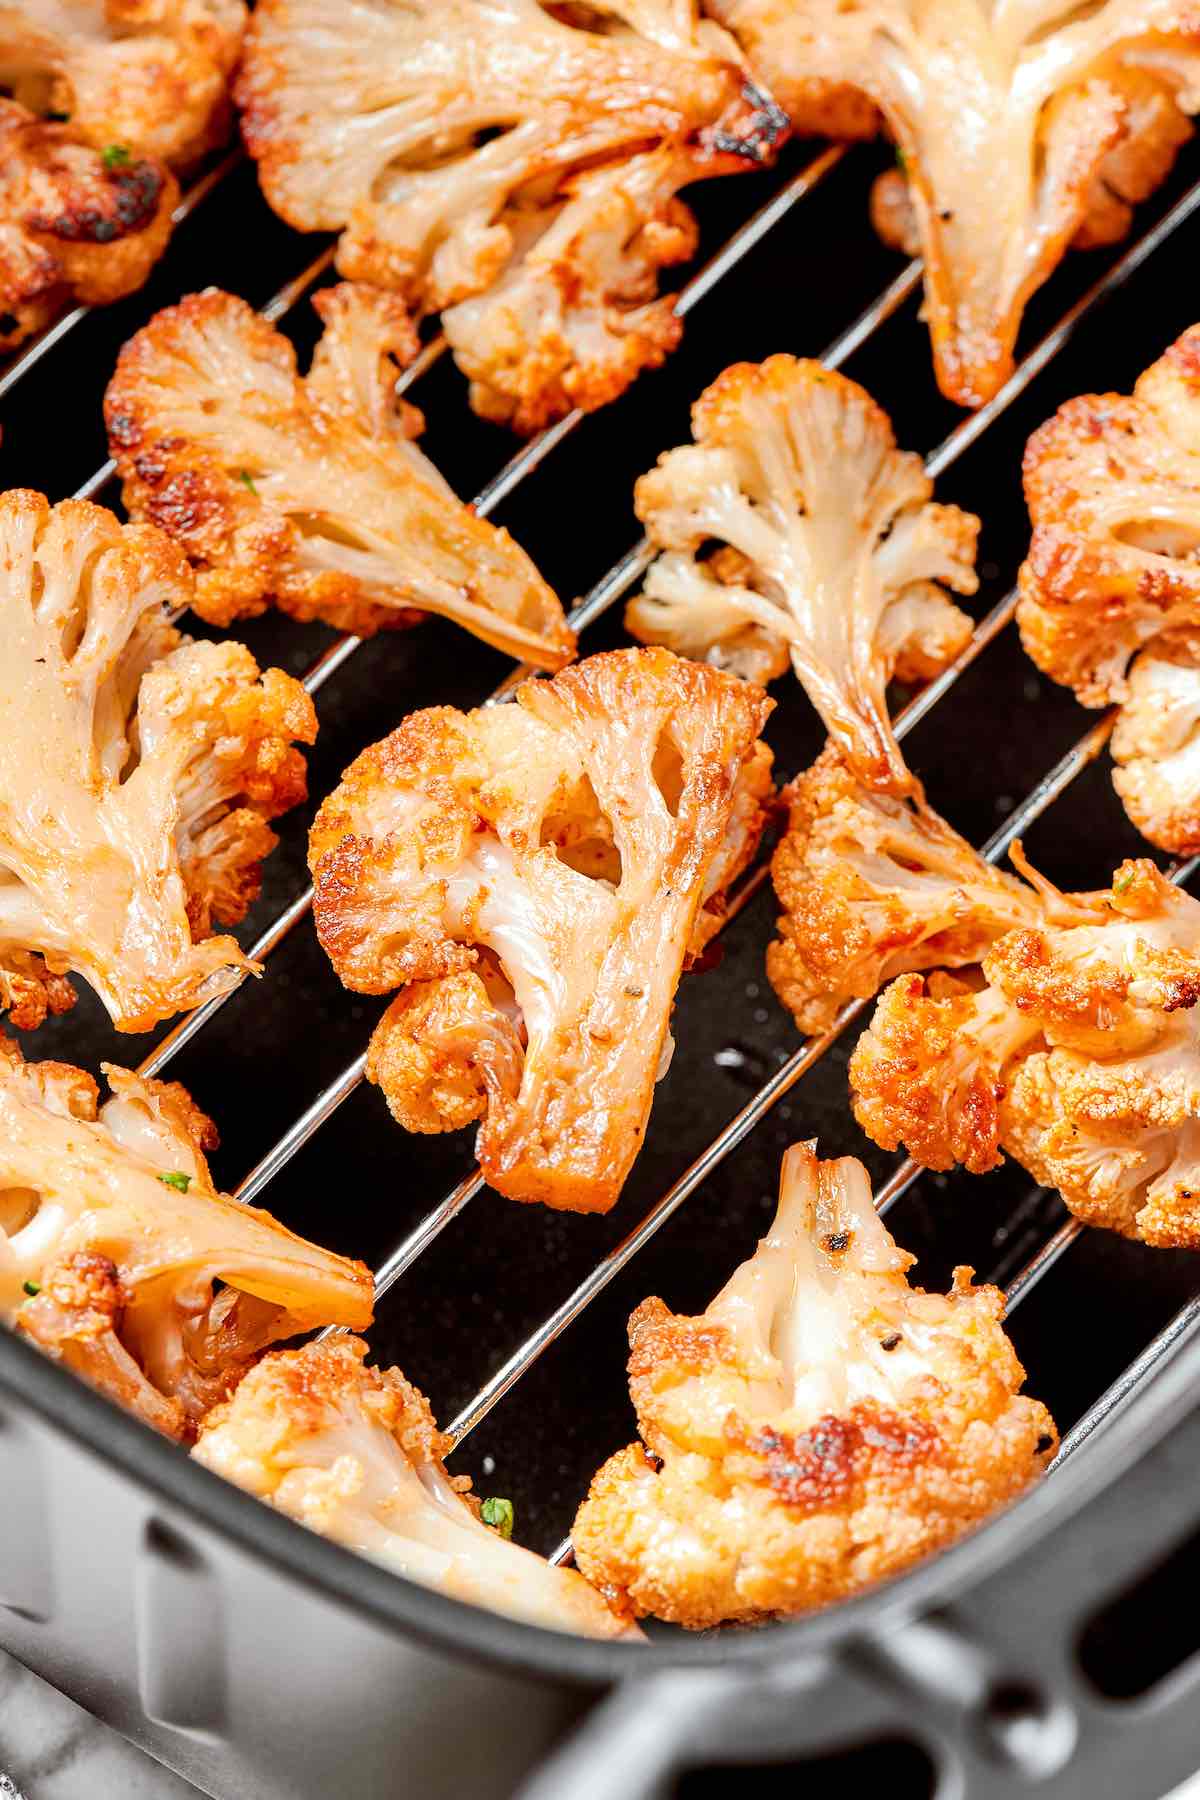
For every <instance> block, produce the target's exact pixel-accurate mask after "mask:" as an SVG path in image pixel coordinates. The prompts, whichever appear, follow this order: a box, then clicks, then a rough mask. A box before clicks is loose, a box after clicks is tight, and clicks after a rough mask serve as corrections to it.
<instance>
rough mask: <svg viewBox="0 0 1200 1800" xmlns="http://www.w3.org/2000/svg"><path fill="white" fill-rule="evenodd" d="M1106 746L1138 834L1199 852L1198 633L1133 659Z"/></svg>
mask: <svg viewBox="0 0 1200 1800" xmlns="http://www.w3.org/2000/svg"><path fill="white" fill-rule="evenodd" d="M1109 749H1110V750H1111V751H1112V758H1113V762H1114V763H1115V764H1116V767H1115V768H1114V770H1113V786H1114V787H1115V788H1116V790H1117V793H1118V794H1119V795H1120V796H1121V799H1122V800H1123V802H1124V804H1125V810H1126V812H1127V813H1128V814H1129V817H1130V818H1131V819H1132V820H1133V823H1134V824H1135V825H1136V826H1137V828H1138V830H1139V831H1140V832H1141V833H1142V836H1143V837H1147V838H1149V840H1150V842H1151V843H1152V844H1158V845H1160V846H1161V847H1162V849H1164V850H1169V851H1171V852H1173V853H1174V855H1176V856H1194V855H1195V854H1196V852H1197V851H1200V633H1197V632H1195V631H1173V632H1167V633H1165V634H1164V635H1163V636H1162V637H1161V638H1155V639H1154V641H1153V642H1152V643H1151V644H1149V645H1148V646H1147V648H1146V649H1145V650H1143V651H1142V652H1141V653H1140V654H1139V655H1138V656H1136V657H1135V658H1134V660H1133V664H1132V666H1131V667H1130V670H1129V681H1128V688H1127V694H1126V698H1125V703H1124V705H1123V706H1122V707H1121V710H1120V713H1119V714H1118V717H1117V723H1116V728H1115V730H1114V731H1113V735H1112V738H1111V739H1110V741H1109Z"/></svg>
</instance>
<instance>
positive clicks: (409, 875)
mask: <svg viewBox="0 0 1200 1800" xmlns="http://www.w3.org/2000/svg"><path fill="white" fill-rule="evenodd" d="M516 701H517V703H516V704H515V705H514V706H496V707H483V708H480V709H479V710H477V711H475V712H472V713H468V714H465V715H464V714H462V713H458V712H455V711H453V710H452V709H451V708H449V707H436V708H431V709H430V710H428V711H426V712H418V713H414V714H412V715H411V716H410V717H409V718H407V719H406V720H405V721H404V723H403V724H402V725H401V726H400V727H399V729H398V730H396V731H394V732H393V733H392V735H391V736H390V737H389V738H386V739H385V740H384V741H383V742H382V743H381V744H376V745H374V746H373V747H372V748H371V749H369V750H367V751H365V752H364V753H363V755H362V756H360V757H359V758H358V760H357V761H356V762H355V763H354V764H352V766H351V767H350V768H349V769H348V770H347V771H346V775H345V777H344V779H343V782H342V785H341V787H340V788H338V789H337V791H336V792H335V793H334V794H332V795H331V796H330V797H329V799H327V800H326V801H325V803H324V805H323V806H322V807H321V810H320V812H319V813H318V815H317V818H316V821H315V823H314V825H313V830H312V837H311V840H310V847H309V862H310V866H311V868H312V871H313V885H314V889H315V899H314V917H315V920H316V925H317V931H318V934H319V936H320V938H321V941H322V943H323V944H324V946H325V948H326V950H327V951H328V953H329V956H330V958H331V959H332V961H333V964H334V967H335V968H336V970H337V972H338V974H339V975H340V976H341V978H342V980H343V982H345V984H346V986H347V987H349V988H352V989H355V990H357V991H358V992H360V993H374V994H383V993H387V992H389V991H390V990H391V989H394V988H398V987H402V988H403V989H404V990H405V992H404V993H403V994H402V995H401V998H400V999H399V1000H398V1001H397V1002H395V1003H394V1004H393V1006H392V1008H391V1009H390V1010H389V1012H388V1013H387V1014H385V1016H384V1018H383V1020H382V1021H381V1023H380V1026H379V1028H378V1030H377V1032H376V1035H375V1038H374V1041H373V1043H372V1047H371V1052H370V1056H369V1065H368V1066H369V1069H370V1070H371V1072H372V1073H373V1077H374V1079H376V1080H378V1081H379V1082H380V1083H381V1085H382V1086H383V1089H384V1093H385V1096H386V1097H387V1100H388V1103H389V1105H390V1106H391V1108H392V1111H393V1112H394V1113H395V1114H396V1116H397V1117H398V1118H399V1119H400V1120H401V1122H402V1123H405V1124H408V1125H410V1126H414V1127H415V1128H416V1129H418V1130H427V1131H429V1130H439V1129H441V1130H445V1129H449V1128H452V1127H453V1126H455V1125H458V1124H461V1123H462V1122H463V1121H464V1120H465V1119H467V1118H471V1117H474V1116H477V1115H478V1114H479V1113H480V1112H484V1117H483V1123H482V1125H481V1128H480V1132H479V1136H478V1140H477V1144H476V1150H477V1154H478V1156H479V1161H480V1164H481V1166H482V1168H483V1171H484V1173H485V1175H486V1177H487V1179H488V1181H489V1182H490V1183H491V1185H492V1186H493V1187H494V1188H496V1189H497V1190H498V1191H499V1192H501V1193H503V1194H508V1195H510V1196H511V1197H512V1198H513V1199H517V1200H541V1201H544V1202H545V1203H546V1204H547V1205H550V1206H558V1207H565V1208H568V1209H570V1210H573V1211H580V1212H587V1211H607V1210H608V1208H609V1207H611V1206H612V1205H613V1203H614V1202H615V1200H616V1198H617V1195H618V1194H619V1193H620V1190H621V1186H622V1184H623V1182H624V1180H625V1177H626V1175H627V1173H628V1171H629V1168H630V1166H631V1165H632V1163H633V1160H634V1157H635V1156H636V1155H637V1152H638V1149H639V1148H640V1146H641V1141H642V1136H643V1134H644V1132H645V1129H646V1123H647V1119H648V1117H649V1112H650V1102H651V1096H652V1093H653V1088H654V1082H655V1077H656V1073H657V1071H658V1069H659V1064H660V1058H661V1056H662V1054H663V1050H664V1045H665V1042H666V1039H667V1027H668V1021H669V1017H670V1011H671V1005H672V1002H673V1000H674V995H675V989H676V986H677V984H678V981H679V975H680V971H681V969H682V967H683V965H684V962H685V959H686V958H687V957H688V956H689V955H692V956H695V955H696V954H697V953H698V950H699V949H700V948H702V947H703V944H704V942H705V941H706V939H707V937H708V936H709V935H711V929H710V927H709V925H708V923H707V922H706V920H705V919H704V918H703V917H702V918H701V919H700V920H699V921H698V914H699V913H700V909H701V907H702V906H703V905H704V904H705V902H706V901H709V902H713V901H716V900H717V899H718V894H717V893H716V892H714V891H712V883H713V881H714V879H715V880H717V881H718V882H720V881H722V880H724V879H725V878H726V877H727V872H728V869H729V866H730V861H731V858H732V859H734V860H737V859H741V860H744V858H745V856H746V855H747V854H749V851H750V850H751V849H752V847H753V838H754V835H755V834H756V827H755V821H757V822H758V825H759V826H760V825H761V818H762V806H761V803H760V789H761V784H762V782H763V780H764V777H765V768H766V762H765V758H766V752H765V751H764V750H763V749H762V748H761V747H760V746H758V745H757V744H756V737H757V733H758V731H759V730H760V728H761V726H762V723H763V721H764V719H765V718H766V716H767V714H768V712H769V711H770V707H771V703H770V701H769V700H767V698H766V696H765V695H764V694H762V693H761V692H760V691H759V690H758V689H756V688H753V687H750V686H749V685H748V684H746V683H744V682H739V681H736V680H734V679H733V678H732V677H731V676H727V675H722V674H719V673H718V672H717V671H716V670H713V669H705V668H703V667H701V666H700V665H699V664H693V663H685V662H681V661H680V660H679V659H677V658H676V657H673V656H670V655H669V654H668V653H667V652H666V651H661V650H659V651H648V650H621V651H612V652H609V653H608V654H605V655H601V656H593V657H589V658H588V660H587V661H586V662H583V663H579V664H577V665H576V666H575V667H574V668H571V669H567V670H564V671H563V673H562V674H560V675H557V676H555V678H554V679H553V680H552V681H528V682H526V683H525V684H524V685H523V686H522V687H521V688H520V689H519V690H518V693H517V696H516ZM743 782H744V783H745V786H743ZM747 787H748V789H749V793H748V795H747V794H746V791H745V789H746V788H747ZM740 788H741V789H742V790H743V791H742V792H739V789H740ZM481 952H488V953H490V954H489V955H488V956H486V957H484V956H481ZM472 972H474V973H475V974H476V975H477V977H478V979H473V980H465V979H463V977H464V975H470V974H471V973H472ZM501 977H502V983H501ZM489 983H490V984H491V986H490V989H489ZM510 996H511V998H510ZM485 1106H486V1111H484V1108H485Z"/></svg>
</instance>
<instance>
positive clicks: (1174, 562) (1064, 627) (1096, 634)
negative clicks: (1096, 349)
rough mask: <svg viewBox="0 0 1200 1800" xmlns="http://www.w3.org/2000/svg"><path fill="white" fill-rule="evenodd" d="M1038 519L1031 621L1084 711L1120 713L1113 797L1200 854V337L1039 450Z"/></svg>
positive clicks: (1026, 635) (1028, 632) (1030, 564)
mask: <svg viewBox="0 0 1200 1800" xmlns="http://www.w3.org/2000/svg"><path fill="white" fill-rule="evenodd" d="M1025 494H1026V499H1027V500H1028V503H1029V512H1030V516H1031V518H1032V521H1033V537H1032V540H1031V542H1030V547H1029V555H1028V558H1027V560H1026V562H1025V564H1024V566H1023V567H1022V569H1021V578H1020V588H1021V600H1020V605H1019V607H1018V612H1017V618H1018V622H1019V624H1020V628H1021V638H1022V642H1023V643H1024V645H1025V648H1026V650H1027V651H1028V652H1029V654H1030V656H1032V657H1033V660H1034V661H1035V662H1036V663H1037V665H1038V667H1039V668H1040V669H1042V670H1044V671H1045V673H1046V674H1047V675H1050V676H1052V677H1053V679H1054V680H1055V681H1060V682H1062V683H1063V684H1064V685H1066V686H1068V687H1072V688H1074V690H1075V693H1076V695H1077V696H1078V698H1079V699H1080V700H1081V701H1082V702H1083V704H1084V705H1085V706H1106V705H1109V704H1111V703H1112V702H1113V701H1116V702H1118V703H1119V704H1120V705H1121V707H1122V712H1121V715H1120V717H1119V719H1118V722H1117V728H1116V732H1115V734H1114V737H1113V756H1114V759H1115V761H1116V762H1117V764H1118V770H1117V773H1116V775H1115V776H1114V785H1115V786H1116V789H1117V792H1118V793H1119V794H1120V796H1121V798H1122V800H1123V801H1124V802H1125V807H1126V810H1127V811H1128V813H1129V816H1130V818H1131V819H1132V820H1133V822H1134V824H1135V825H1136V826H1137V827H1138V829H1139V830H1140V831H1142V832H1143V833H1144V834H1145V836H1146V837H1148V838H1149V839H1150V841H1151V842H1152V843H1155V844H1159V845H1161V846H1162V848H1163V849H1165V850H1170V851H1173V852H1174V853H1175V854H1177V855H1183V856H1190V855H1192V854H1194V853H1195V851H1197V850H1200V823H1198V821H1197V806H1198V801H1200V777H1197V775H1196V773H1195V772H1194V771H1193V768H1192V764H1193V762H1194V761H1195V756H1196V752H1195V750H1194V748H1193V739H1194V732H1195V725H1196V720H1197V717H1198V716H1200V715H1198V710H1197V696H1198V695H1200V638H1198V637H1197V627H1198V626H1200V326H1193V328H1192V329H1191V330H1190V331H1186V332H1184V334H1183V336H1182V337H1181V338H1180V339H1179V340H1178V342H1176V343H1175V344H1172V346H1171V347H1170V349H1169V350H1167V352H1166V353H1165V354H1164V355H1163V356H1161V357H1160V358H1159V360H1158V361H1157V362H1156V363H1152V364H1151V366H1150V367H1149V368H1148V369H1147V370H1146V371H1145V373H1144V374H1143V375H1141V376H1140V377H1139V379H1138V381H1137V383H1136V385H1135V387H1134V390H1133V393H1132V394H1131V395H1128V396H1126V395H1122V394H1087V395H1083V396H1081V397H1080V398H1079V399H1076V400H1069V401H1068V402H1067V404H1066V405H1065V406H1062V407H1060V408H1059V410H1058V412H1057V413H1056V414H1055V416H1054V417H1053V418H1052V419H1051V420H1049V422H1048V423H1047V424H1045V425H1043V426H1042V427H1041V428H1040V429H1039V430H1038V431H1036V432H1035V433H1034V435H1033V436H1032V438H1031V439H1030V440H1029V446H1028V448H1027V450H1026V452H1025Z"/></svg>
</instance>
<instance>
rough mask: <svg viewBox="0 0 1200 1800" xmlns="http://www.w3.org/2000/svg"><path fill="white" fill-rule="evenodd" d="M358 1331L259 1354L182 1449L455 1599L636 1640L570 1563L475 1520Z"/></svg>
mask: <svg viewBox="0 0 1200 1800" xmlns="http://www.w3.org/2000/svg"><path fill="white" fill-rule="evenodd" d="M366 1355H367V1346H366V1345H365V1344H364V1343H363V1342H362V1341H361V1339H359V1338H344V1337H343V1338H338V1339H335V1340H334V1341H332V1342H328V1343H318V1344H308V1345H306V1346H305V1347H304V1349H302V1350H285V1351H277V1352H275V1353H273V1354H272V1355H270V1356H267V1357H264V1358H263V1360H262V1362H261V1363H259V1365H258V1367H257V1368H255V1369H253V1370H252V1371H251V1373H250V1374H249V1375H247V1376H246V1378H245V1380H244V1381H243V1382H242V1383H241V1386H240V1387H239V1388H238V1390H237V1392H236V1393H235V1394H234V1396H233V1398H232V1399H231V1400H229V1401H228V1402H226V1404H225V1405H223V1406H220V1407H218V1408H217V1409H216V1410H215V1411H214V1412H213V1413H211V1414H210V1415H209V1417H208V1418H207V1419H206V1420H205V1422H204V1426H203V1429H202V1431H201V1433H200V1437H199V1440H198V1442H197V1444H196V1447H195V1449H194V1450H193V1452H192V1454H193V1455H194V1456H195V1457H196V1458H197V1460H198V1461H200V1462H202V1463H204V1464H205V1466H206V1467H207V1468H210V1469H213V1470H215V1471H216V1473H217V1474H218V1475H222V1476H224V1477H225V1479H226V1480H228V1481H234V1482H236V1483H237V1484H238V1486H239V1487H242V1488H245V1489H246V1490H247V1491H248V1492H249V1493H251V1494H254V1495H255V1496H256V1497H257V1498H258V1499H260V1500H263V1501H265V1502H267V1503H268V1504H269V1505H272V1506H275V1507H278V1509H279V1510H280V1512H285V1513H287V1514H288V1515H289V1516H290V1517H291V1518H293V1519H298V1520H299V1521H300V1523H301V1524H302V1525H307V1526H308V1527H309V1529H310V1530H312V1531H318V1532H320V1533H321V1535H322V1536H323V1537H328V1538H332V1539H333V1540H334V1542H335V1543H339V1544H344V1545H346V1547H347V1548H348V1549H350V1550H356V1551H358V1552H359V1553H360V1554H361V1555H364V1556H369V1557H372V1558H373V1559H374V1560H375V1561H376V1562H379V1563H382V1564H383V1565H384V1567H385V1568H390V1569H394V1570H395V1571H396V1572H397V1573H398V1574H400V1575H404V1576H406V1577H407V1578H408V1579H409V1580H410V1581H418V1582H420V1583H421V1584H422V1585H423V1586H425V1587H430V1588H436V1589H438V1590H439V1591H440V1592H441V1593H444V1594H449V1595H451V1596H452V1597H453V1598H454V1599H456V1600H464V1601H467V1602H469V1603H470V1604H471V1605H474V1606H484V1607H489V1608H490V1609H491V1610H492V1611H494V1612H500V1613H505V1614H507V1615H508V1616H509V1617H511V1618H516V1619H523V1620H525V1621H526V1622H527V1623H529V1624H534V1625H543V1626H546V1627H548V1628H549V1629H550V1630H552V1631H570V1632H578V1633H580V1634H582V1635H584V1636H588V1637H604V1638H613V1637H640V1636H641V1633H640V1632H639V1631H638V1630H637V1628H636V1627H635V1626H632V1625H631V1624H630V1623H629V1622H628V1621H627V1620H626V1619H623V1618H620V1617H619V1616H618V1615H617V1614H616V1613H614V1612H613V1611H612V1610H611V1609H610V1608H609V1607H608V1606H607V1605H606V1603H605V1601H604V1600H603V1599H602V1598H601V1597H600V1595H599V1594H598V1593H596V1592H595V1590H594V1589H592V1588H590V1587H589V1586H588V1584H587V1582H586V1581H584V1579H583V1577H582V1576H581V1575H579V1574H577V1573H576V1572H575V1570H574V1569H558V1568H554V1567H553V1566H552V1565H551V1564H550V1563H547V1562H545V1561H543V1559H542V1558H541V1557H540V1556H535V1555H534V1554H533V1552H532V1551H530V1550H523V1549H522V1548H521V1547H520V1546H519V1545H517V1544H514V1543H512V1542H510V1541H509V1540H507V1539H506V1538H504V1537H502V1536H501V1535H500V1533H499V1532H498V1531H495V1530H493V1529H491V1528H490V1527H489V1526H488V1525H485V1524H484V1523H483V1522H482V1521H481V1519H480V1505H479V1502H478V1501H477V1500H476V1499H475V1497H474V1495H473V1494H472V1493H471V1492H470V1486H471V1484H470V1481H469V1480H466V1479H465V1478H463V1477H461V1476H452V1475H449V1474H447V1472H446V1467H445V1462H444V1460H443V1459H444V1458H445V1457H446V1456H447V1455H448V1454H449V1452H450V1451H451V1449H452V1448H453V1443H452V1440H451V1439H450V1438H448V1437H446V1436H445V1435H444V1434H443V1433H442V1432H440V1431H439V1430H438V1429H437V1426H436V1425H435V1423H434V1420H433V1415H432V1413H431V1412H430V1409H429V1402H428V1401H427V1400H426V1399H425V1397H424V1395H423V1394H420V1393H419V1392H418V1391H417V1389H416V1388H414V1387H413V1386H412V1385H411V1383H409V1382H407V1381H406V1380H405V1379H404V1377H403V1375H402V1374H401V1373H400V1371H399V1369H375V1368H368V1367H367V1365H366V1362H365V1360H364V1359H365V1357H366Z"/></svg>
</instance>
